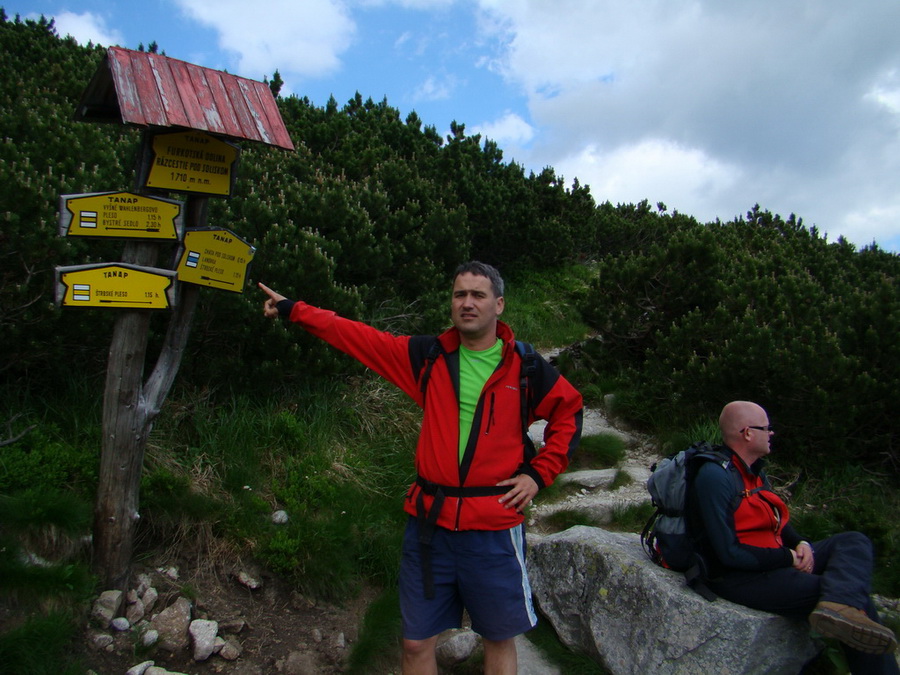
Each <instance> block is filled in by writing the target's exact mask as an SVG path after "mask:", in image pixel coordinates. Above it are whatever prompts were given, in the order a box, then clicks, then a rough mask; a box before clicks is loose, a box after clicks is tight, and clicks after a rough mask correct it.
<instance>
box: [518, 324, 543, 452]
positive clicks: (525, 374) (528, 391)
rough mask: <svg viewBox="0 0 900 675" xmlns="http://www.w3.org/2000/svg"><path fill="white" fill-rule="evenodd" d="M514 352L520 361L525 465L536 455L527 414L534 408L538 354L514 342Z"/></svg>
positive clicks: (520, 398) (522, 344)
mask: <svg viewBox="0 0 900 675" xmlns="http://www.w3.org/2000/svg"><path fill="white" fill-rule="evenodd" d="M516 351H517V352H518V353H519V357H520V358H521V359H522V368H521V370H520V372H519V401H520V403H519V408H520V415H521V418H522V444H523V445H524V447H525V462H526V463H527V462H529V461H530V460H531V459H532V458H533V457H534V456H535V455H536V454H537V449H536V448H535V447H534V441H533V440H532V439H531V436H530V435H529V433H528V417H529V415H528V412H529V410H531V409H532V408H533V406H534V389H535V383H534V381H535V377H536V376H537V373H538V368H539V363H538V354H537V352H536V351H535V350H534V345H532V344H531V343H529V342H520V341H519V340H516Z"/></svg>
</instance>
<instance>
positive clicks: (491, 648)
mask: <svg viewBox="0 0 900 675" xmlns="http://www.w3.org/2000/svg"><path fill="white" fill-rule="evenodd" d="M481 641H482V644H483V645H484V675H516V669H517V668H518V661H517V659H516V639H515V638H509V639H508V640H500V641H494V640H488V639H487V638H482V640H481Z"/></svg>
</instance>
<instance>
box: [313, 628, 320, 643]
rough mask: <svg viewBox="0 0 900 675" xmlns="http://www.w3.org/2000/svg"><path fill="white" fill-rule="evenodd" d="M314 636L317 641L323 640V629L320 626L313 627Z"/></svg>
mask: <svg viewBox="0 0 900 675" xmlns="http://www.w3.org/2000/svg"><path fill="white" fill-rule="evenodd" d="M312 638H313V640H315V641H316V642H321V641H322V631H320V630H319V629H318V628H313V629H312Z"/></svg>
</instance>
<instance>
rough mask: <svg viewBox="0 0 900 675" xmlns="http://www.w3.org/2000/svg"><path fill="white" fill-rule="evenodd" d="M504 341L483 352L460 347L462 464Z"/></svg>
mask: <svg viewBox="0 0 900 675" xmlns="http://www.w3.org/2000/svg"><path fill="white" fill-rule="evenodd" d="M502 352H503V341H502V340H500V339H498V340H497V342H496V343H494V346H493V347H489V348H488V349H485V350H484V351H481V352H476V351H472V350H471V349H466V348H465V347H463V346H462V345H460V346H459V461H460V463H462V458H463V454H465V452H466V444H467V443H468V441H469V434H470V433H471V431H472V420H473V419H474V418H475V408H476V407H477V406H478V399H479V398H480V397H481V390H482V389H484V384H485V382H487V381H488V378H489V377H490V376H491V374H492V373H493V372H494V371H495V370H497V366H498V365H500V357H501V356H502Z"/></svg>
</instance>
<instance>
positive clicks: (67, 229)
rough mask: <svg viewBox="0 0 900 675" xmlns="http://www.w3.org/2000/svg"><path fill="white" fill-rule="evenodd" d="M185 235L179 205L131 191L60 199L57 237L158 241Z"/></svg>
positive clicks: (89, 194)
mask: <svg viewBox="0 0 900 675" xmlns="http://www.w3.org/2000/svg"><path fill="white" fill-rule="evenodd" d="M183 235H184V219H183V217H182V203H181V202H179V201H175V200H173V199H163V198H162V197H147V196H144V195H137V194H133V193H131V192H91V193H87V194H80V195H62V196H61V197H60V198H59V236H61V237H109V238H114V239H154V240H157V239H161V240H166V241H179V240H180V239H181V237H182V236H183Z"/></svg>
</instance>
